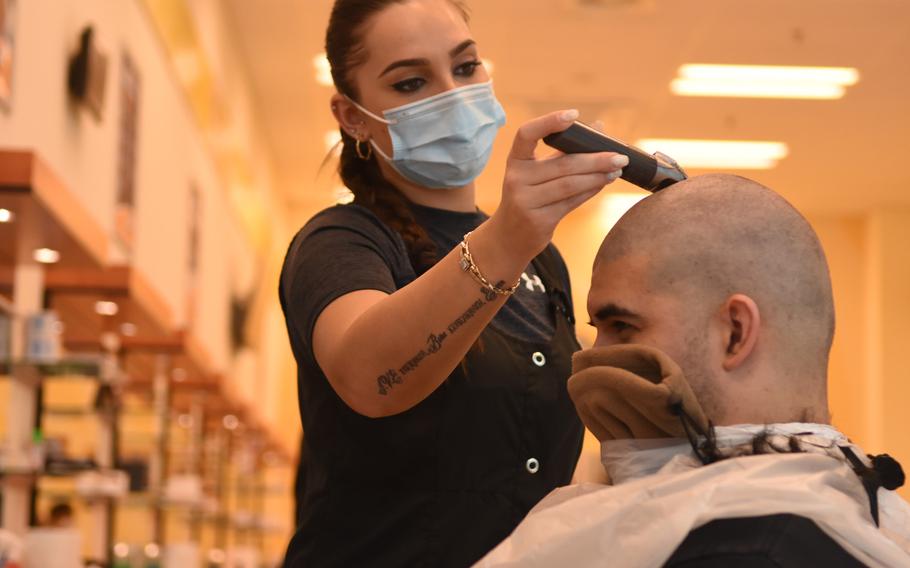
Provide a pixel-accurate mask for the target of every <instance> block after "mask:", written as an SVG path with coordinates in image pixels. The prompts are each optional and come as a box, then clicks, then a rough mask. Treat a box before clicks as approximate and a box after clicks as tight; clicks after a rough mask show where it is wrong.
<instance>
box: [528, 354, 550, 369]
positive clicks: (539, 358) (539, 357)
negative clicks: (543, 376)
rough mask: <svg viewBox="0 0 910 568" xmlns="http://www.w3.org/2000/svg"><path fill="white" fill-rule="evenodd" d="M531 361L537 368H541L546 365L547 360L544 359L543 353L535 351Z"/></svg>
mask: <svg viewBox="0 0 910 568" xmlns="http://www.w3.org/2000/svg"><path fill="white" fill-rule="evenodd" d="M531 361H533V362H534V364H535V365H537V366H538V367H543V366H544V365H546V364H547V358H546V357H544V355H543V353H541V352H540V351H535V352H534V354H533V355H531Z"/></svg>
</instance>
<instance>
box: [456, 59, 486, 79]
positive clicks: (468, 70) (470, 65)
mask: <svg viewBox="0 0 910 568" xmlns="http://www.w3.org/2000/svg"><path fill="white" fill-rule="evenodd" d="M481 65H483V63H481V62H480V61H468V62H467V63H462V64H461V65H459V66H458V67H456V68H455V74H456V75H458V76H460V77H471V76H472V75H474V72H475V71H476V70H477V68H478V67H480V66H481Z"/></svg>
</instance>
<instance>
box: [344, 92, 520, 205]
mask: <svg viewBox="0 0 910 568" xmlns="http://www.w3.org/2000/svg"><path fill="white" fill-rule="evenodd" d="M351 102H352V103H354V105H355V106H356V107H357V108H359V109H360V110H361V111H363V112H364V113H366V114H367V115H369V116H371V117H373V118H375V119H376V120H378V121H380V122H383V123H385V124H388V125H389V136H390V137H391V139H392V156H391V157H390V156H387V155H386V154H385V152H383V151H382V150H381V149H380V148H379V146H377V145H376V143H375V141H373V140H370V143H371V144H373V149H375V150H376V153H377V154H379V155H380V156H382V157H383V158H384V159H385V160H386V161H387V162H389V164H391V166H392V167H393V168H395V171H397V172H398V173H400V174H401V175H402V176H403V177H404V178H406V179H408V180H410V181H412V182H414V183H416V184H418V185H421V186H423V187H427V188H433V189H454V188H457V187H464V186H466V185H468V184H469V183H471V182H472V181H474V180H475V179H476V178H477V176H479V175H480V172H482V171H483V169H484V167H486V165H487V161H488V160H489V159H490V153H491V152H492V150H493V140H494V139H495V138H496V133H497V132H498V131H499V129H500V127H502V125H503V124H505V122H506V113H505V111H504V110H503V109H502V105H500V104H499V101H497V100H496V95H495V94H493V83H492V81H488V82H486V83H478V84H476V85H468V86H466V87H459V88H457V89H452V90H449V91H446V92H444V93H440V94H438V95H434V96H432V97H428V98H426V99H422V100H419V101H416V102H413V103H408V104H406V105H403V106H399V107H395V108H392V109H389V110H386V111H383V113H382V114H383V116H382V117H380V116H376V115H375V114H373V113H371V112H370V111H368V110H367V109H365V108H363V107H362V106H360V105H359V104H357V103H356V102H354V101H351Z"/></svg>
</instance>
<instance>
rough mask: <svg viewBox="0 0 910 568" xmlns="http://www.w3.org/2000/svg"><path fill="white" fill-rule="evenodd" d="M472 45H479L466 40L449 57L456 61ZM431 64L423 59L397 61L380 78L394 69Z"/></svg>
mask: <svg viewBox="0 0 910 568" xmlns="http://www.w3.org/2000/svg"><path fill="white" fill-rule="evenodd" d="M472 45H477V42H476V41H474V40H473V39H466V40H464V41H463V42H461V43H459V44H458V45H457V46H455V47H454V48H453V49H452V50H451V51H449V57H452V58H453V59H454V58H455V57H457V56H458V54H459V53H461V52H462V51H464V50H466V49H467V48H469V47H471V46H472ZM429 64H430V60H429V59H424V58H422V57H418V58H414V59H400V60H398V61H395V62H394V63H391V64H390V65H389V66H388V67H386V68H385V69H383V70H382V73H380V74H379V78H382V77H383V76H384V75H386V74H388V73H389V72H390V71H392V70H394V69H398V68H399V67H420V66H421V65H424V66H425V65H429Z"/></svg>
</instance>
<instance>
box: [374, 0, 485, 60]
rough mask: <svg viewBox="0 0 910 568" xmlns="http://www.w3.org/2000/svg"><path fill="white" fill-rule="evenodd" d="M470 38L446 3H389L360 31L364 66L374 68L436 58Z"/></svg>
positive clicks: (416, 0)
mask: <svg viewBox="0 0 910 568" xmlns="http://www.w3.org/2000/svg"><path fill="white" fill-rule="evenodd" d="M471 37H472V36H471V31H470V29H469V28H468V24H467V22H466V21H465V20H464V18H463V17H462V14H461V12H459V11H458V9H457V8H456V7H455V6H453V5H452V4H451V3H450V2H448V0H410V1H408V2H402V3H396V4H392V5H391V6H389V7H388V8H386V9H385V10H383V11H382V12H380V13H378V14H377V15H376V16H375V17H374V18H373V19H372V21H370V22H369V23H368V24H367V27H366V29H365V30H364V34H363V43H364V47H365V48H366V50H367V60H366V61H365V63H364V66H375V67H377V68H378V67H384V66H385V65H387V64H388V63H391V62H393V61H397V60H399V59H413V58H432V57H437V56H439V55H440V54H441V53H445V54H448V52H449V51H450V50H451V49H453V48H454V47H456V46H457V45H459V44H460V43H462V42H464V41H465V40H468V39H471Z"/></svg>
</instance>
